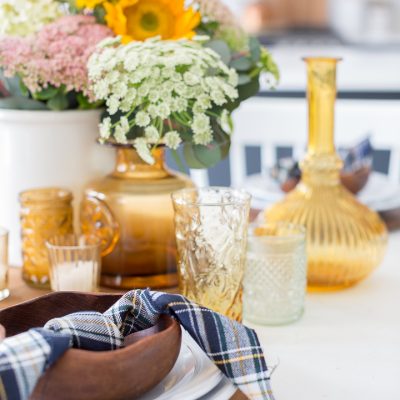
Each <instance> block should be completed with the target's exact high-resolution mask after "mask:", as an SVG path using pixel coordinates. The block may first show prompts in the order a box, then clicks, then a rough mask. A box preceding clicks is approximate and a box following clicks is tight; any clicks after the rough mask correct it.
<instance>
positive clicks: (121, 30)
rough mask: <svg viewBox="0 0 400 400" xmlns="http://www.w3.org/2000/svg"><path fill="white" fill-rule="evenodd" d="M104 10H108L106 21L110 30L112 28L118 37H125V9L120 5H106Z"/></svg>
mask: <svg viewBox="0 0 400 400" xmlns="http://www.w3.org/2000/svg"><path fill="white" fill-rule="evenodd" d="M104 9H105V10H106V16H105V20H106V23H107V25H108V27H109V28H111V29H112V30H113V31H114V33H115V34H116V35H121V36H123V35H125V33H126V18H125V14H124V9H123V8H122V7H121V6H120V5H119V4H113V3H105V4H104Z"/></svg>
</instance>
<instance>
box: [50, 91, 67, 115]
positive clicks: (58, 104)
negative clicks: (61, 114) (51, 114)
mask: <svg viewBox="0 0 400 400" xmlns="http://www.w3.org/2000/svg"><path fill="white" fill-rule="evenodd" d="M46 104H47V107H48V108H50V110H53V111H62V110H65V109H67V108H68V99H67V96H66V95H65V94H64V93H62V92H58V93H57V94H56V95H55V96H53V97H52V98H51V99H49V100H48V101H47V103H46Z"/></svg>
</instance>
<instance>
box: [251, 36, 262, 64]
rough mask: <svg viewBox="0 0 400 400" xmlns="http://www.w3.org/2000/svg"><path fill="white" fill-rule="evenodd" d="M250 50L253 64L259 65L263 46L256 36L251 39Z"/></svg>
mask: <svg viewBox="0 0 400 400" xmlns="http://www.w3.org/2000/svg"><path fill="white" fill-rule="evenodd" d="M249 50H250V57H251V59H252V61H253V63H254V64H256V63H258V62H259V61H260V58H261V44H260V41H259V40H258V39H257V38H256V37H254V36H250V38H249Z"/></svg>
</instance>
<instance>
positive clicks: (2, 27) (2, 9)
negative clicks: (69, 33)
mask: <svg viewBox="0 0 400 400" xmlns="http://www.w3.org/2000/svg"><path fill="white" fill-rule="evenodd" d="M61 15H62V9H61V7H60V4H59V3H58V2H57V1H54V0H1V1H0V36H2V35H8V36H28V35H31V34H32V33H35V32H37V31H38V30H40V29H41V28H42V27H43V26H44V25H46V24H48V23H50V22H52V21H54V20H56V19H57V18H59V17H60V16H61Z"/></svg>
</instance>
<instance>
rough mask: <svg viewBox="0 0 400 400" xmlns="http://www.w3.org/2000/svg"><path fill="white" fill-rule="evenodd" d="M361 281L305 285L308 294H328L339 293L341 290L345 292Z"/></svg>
mask: <svg viewBox="0 0 400 400" xmlns="http://www.w3.org/2000/svg"><path fill="white" fill-rule="evenodd" d="M361 280H362V279H357V280H353V281H351V282H346V283H340V284H339V283H338V284H330V285H329V284H316V283H308V284H307V292H308V293H330V292H339V291H341V290H346V289H348V288H351V287H352V286H355V285H356V284H357V283H358V282H360V281H361Z"/></svg>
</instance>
